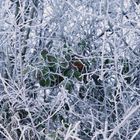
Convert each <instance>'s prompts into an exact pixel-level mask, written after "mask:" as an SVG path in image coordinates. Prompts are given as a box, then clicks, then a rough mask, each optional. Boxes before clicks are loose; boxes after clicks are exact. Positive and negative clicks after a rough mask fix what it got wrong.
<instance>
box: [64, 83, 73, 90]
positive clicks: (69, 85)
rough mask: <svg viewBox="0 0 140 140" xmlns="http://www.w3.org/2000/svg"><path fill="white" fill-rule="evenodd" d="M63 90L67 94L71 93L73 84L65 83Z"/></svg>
mask: <svg viewBox="0 0 140 140" xmlns="http://www.w3.org/2000/svg"><path fill="white" fill-rule="evenodd" d="M65 88H66V90H68V92H69V93H71V92H72V90H73V83H72V82H71V81H68V82H67V83H66V86H65Z"/></svg>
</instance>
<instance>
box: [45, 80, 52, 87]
mask: <svg viewBox="0 0 140 140" xmlns="http://www.w3.org/2000/svg"><path fill="white" fill-rule="evenodd" d="M50 85H51V80H50V79H49V78H47V79H46V81H45V86H46V87H49V86H50Z"/></svg>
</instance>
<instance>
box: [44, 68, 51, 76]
mask: <svg viewBox="0 0 140 140" xmlns="http://www.w3.org/2000/svg"><path fill="white" fill-rule="evenodd" d="M49 71H50V70H49V68H48V67H44V68H43V70H42V73H43V75H46V74H48V73H49Z"/></svg>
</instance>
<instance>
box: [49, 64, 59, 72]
mask: <svg viewBox="0 0 140 140" xmlns="http://www.w3.org/2000/svg"><path fill="white" fill-rule="evenodd" d="M48 68H49V70H50V72H56V71H57V65H56V64H54V65H49V67H48Z"/></svg>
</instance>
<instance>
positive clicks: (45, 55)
mask: <svg viewBox="0 0 140 140" xmlns="http://www.w3.org/2000/svg"><path fill="white" fill-rule="evenodd" d="M47 54H48V52H47V50H43V51H41V56H42V57H43V59H44V60H46V58H47Z"/></svg>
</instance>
